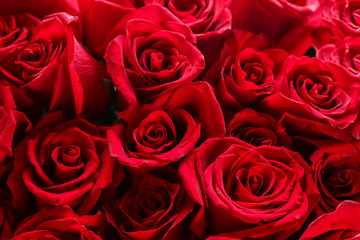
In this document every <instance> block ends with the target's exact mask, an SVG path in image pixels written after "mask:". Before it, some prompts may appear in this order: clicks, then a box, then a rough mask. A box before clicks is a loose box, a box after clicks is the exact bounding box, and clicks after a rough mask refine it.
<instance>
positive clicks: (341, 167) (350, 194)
mask: <svg viewBox="0 0 360 240" xmlns="http://www.w3.org/2000/svg"><path fill="white" fill-rule="evenodd" d="M359 147H360V142H353V143H337V144H329V145H328V146H324V147H321V148H320V149H319V150H317V151H315V152H314V153H313V154H312V155H311V161H312V162H313V164H312V166H311V169H312V171H313V177H314V180H315V183H316V185H317V186H318V189H319V191H320V194H321V200H320V203H319V207H318V208H316V213H317V215H318V216H320V215H321V214H323V213H327V212H332V211H334V210H335V208H336V207H337V206H338V205H339V203H340V202H341V201H343V200H353V201H357V202H360V198H359V195H360V186H359V184H358V182H359V180H360V151H359Z"/></svg>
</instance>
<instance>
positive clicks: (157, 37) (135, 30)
mask: <svg viewBox="0 0 360 240" xmlns="http://www.w3.org/2000/svg"><path fill="white" fill-rule="evenodd" d="M149 12H151V14H149ZM108 36H109V37H108V38H109V39H110V40H111V39H113V40H112V41H111V42H110V43H109V44H108V46H107V48H106V53H105V60H106V66H107V70H108V72H109V74H110V76H111V78H112V80H113V82H114V85H115V87H116V89H117V91H118V94H119V95H118V101H119V106H120V109H121V110H129V111H130V112H131V111H134V109H136V106H137V105H138V101H140V103H144V102H145V101H147V100H148V99H152V98H154V97H155V96H156V95H157V94H159V93H161V92H162V91H164V90H166V89H167V88H169V87H172V86H175V85H179V84H184V83H187V82H191V81H193V80H194V79H195V78H196V77H197V76H198V75H199V74H200V73H201V71H202V70H203V68H204V65H205V64H204V57H203V55H202V54H201V52H200V51H199V50H198V49H197V47H196V46H195V45H194V44H195V43H196V38H195V36H194V34H193V33H192V32H191V30H190V28H189V27H187V26H186V25H184V23H182V22H181V21H180V20H179V19H178V18H176V17H175V16H174V15H173V14H172V13H171V12H169V10H167V9H166V8H164V7H161V6H158V5H149V6H145V7H142V8H139V9H137V10H134V11H132V12H131V13H129V14H127V15H126V16H125V17H123V18H122V19H121V21H120V22H119V23H118V24H117V25H116V26H115V27H114V28H113V29H112V31H110V32H109V34H108ZM134 93H135V94H136V95H134Z"/></svg>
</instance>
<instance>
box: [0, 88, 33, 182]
mask: <svg viewBox="0 0 360 240" xmlns="http://www.w3.org/2000/svg"><path fill="white" fill-rule="evenodd" d="M30 128H31V123H30V121H29V120H28V118H27V117H26V116H25V114H24V113H23V112H21V111H19V110H17V106H16V104H15V102H14V97H13V95H12V93H11V90H10V87H9V86H6V85H3V84H1V83H0V177H1V176H2V175H4V174H5V173H6V172H8V170H10V168H11V166H12V164H11V161H10V157H11V156H12V155H13V147H14V146H15V144H17V143H18V141H19V140H20V139H21V138H22V137H23V134H25V133H26V132H27V131H29V130H30ZM14 143H15V144H14Z"/></svg>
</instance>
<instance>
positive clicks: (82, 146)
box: [7, 112, 123, 215]
mask: <svg viewBox="0 0 360 240" xmlns="http://www.w3.org/2000/svg"><path fill="white" fill-rule="evenodd" d="M105 131H106V129H103V128H101V127H97V126H94V125H93V124H91V123H89V122H87V121H86V120H84V119H82V118H76V119H73V120H70V121H67V122H64V118H63V116H62V114H61V112H55V113H52V114H48V115H47V116H46V117H44V118H43V119H42V120H41V121H40V122H39V123H38V124H37V125H36V127H35V128H34V129H33V130H32V131H31V132H30V133H29V135H28V136H27V137H26V138H25V139H24V140H23V141H22V142H21V143H20V144H19V145H18V146H17V147H16V148H15V151H14V169H13V170H12V171H11V173H10V175H9V178H8V180H7V184H8V186H9V187H10V190H11V193H12V195H13V203H14V207H15V209H16V210H17V211H20V212H21V213H27V212H29V211H31V210H35V209H36V208H37V207H42V206H49V205H52V206H59V205H65V204H66V205H69V206H70V207H73V208H74V210H75V211H76V212H77V213H78V214H80V215H83V214H87V213H89V212H90V211H91V210H92V209H93V208H94V206H95V205H96V203H97V202H98V200H99V197H100V195H101V193H102V191H103V189H105V188H106V187H107V186H108V185H109V184H110V183H111V182H112V178H113V167H114V163H115V159H114V158H113V157H111V156H110V154H109V150H108V143H107V140H106V138H105V137H104V135H105ZM116 174H117V178H119V179H121V178H122V176H123V173H122V172H121V171H120V172H117V173H116Z"/></svg>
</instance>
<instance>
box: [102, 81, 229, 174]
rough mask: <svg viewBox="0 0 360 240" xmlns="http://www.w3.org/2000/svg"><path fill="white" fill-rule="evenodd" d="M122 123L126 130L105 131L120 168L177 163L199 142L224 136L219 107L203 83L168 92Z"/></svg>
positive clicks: (172, 89) (118, 126) (121, 125)
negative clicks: (121, 166)
mask: <svg viewBox="0 0 360 240" xmlns="http://www.w3.org/2000/svg"><path fill="white" fill-rule="evenodd" d="M184 96H186V97H184ZM209 106H211V107H209ZM124 120H125V121H126V122H127V123H128V124H127V127H125V124H123V123H120V124H118V125H115V126H114V127H112V128H110V129H109V130H108V141H109V146H110V152H111V155H112V156H114V157H116V158H117V159H118V161H119V162H120V163H121V164H123V165H125V166H131V167H137V168H139V167H142V168H143V167H145V168H146V167H159V166H165V165H168V164H170V163H172V162H177V161H179V160H180V159H181V158H182V157H184V156H185V155H186V154H188V153H189V152H190V151H191V150H192V149H193V147H194V146H195V144H196V143H197V142H198V141H204V140H205V139H207V138H209V137H216V136H217V137H220V136H224V134H225V123H224V118H223V115H222V113H221V109H220V106H219V104H218V103H217V101H216V98H215V96H214V94H213V92H212V89H211V87H210V85H209V84H207V83H205V82H196V83H189V84H185V85H183V86H180V87H177V88H171V89H168V90H167V91H165V92H163V93H162V94H161V95H159V96H158V98H157V99H156V100H155V103H153V104H145V105H143V106H141V107H140V108H139V109H138V111H137V113H136V114H135V115H133V116H131V117H128V118H126V119H124Z"/></svg>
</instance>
